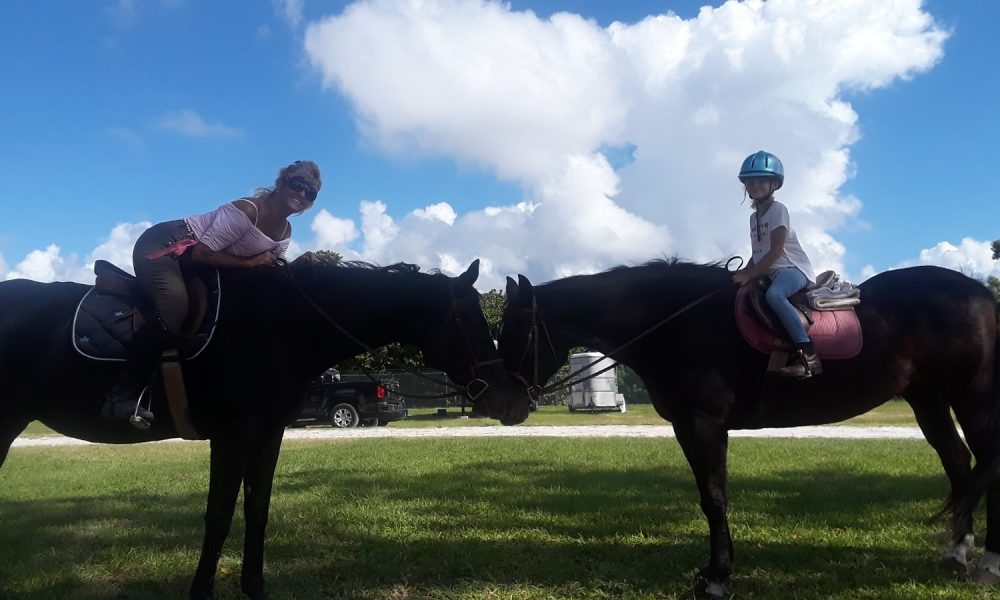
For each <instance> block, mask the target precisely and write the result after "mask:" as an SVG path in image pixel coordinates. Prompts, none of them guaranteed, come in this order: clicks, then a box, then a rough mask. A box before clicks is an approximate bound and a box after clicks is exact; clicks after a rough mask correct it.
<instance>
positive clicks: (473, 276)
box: [458, 258, 479, 287]
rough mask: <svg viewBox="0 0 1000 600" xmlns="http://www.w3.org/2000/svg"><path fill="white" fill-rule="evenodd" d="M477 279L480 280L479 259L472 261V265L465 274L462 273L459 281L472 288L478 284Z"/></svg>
mask: <svg viewBox="0 0 1000 600" xmlns="http://www.w3.org/2000/svg"><path fill="white" fill-rule="evenodd" d="M477 279H479V259H478V258H477V259H476V260H474V261H472V264H471V265H469V268H468V269H466V270H465V273H462V274H461V275H459V276H458V280H459V281H461V282H462V283H463V284H464V285H468V286H470V287H471V286H472V284H474V283H476V280H477Z"/></svg>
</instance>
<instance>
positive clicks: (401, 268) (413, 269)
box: [324, 260, 440, 275]
mask: <svg viewBox="0 0 1000 600" xmlns="http://www.w3.org/2000/svg"><path fill="white" fill-rule="evenodd" d="M324 266H330V267H336V268H341V269H367V270H369V271H383V272H386V273H420V272H424V273H427V274H429V275H437V274H439V273H440V271H438V270H437V269H431V270H430V271H421V270H420V265H415V264H413V263H407V262H398V263H393V264H391V265H387V266H384V267H383V266H381V265H377V264H375V263H370V262H367V261H363V260H344V261H340V262H338V263H334V264H331V265H324Z"/></svg>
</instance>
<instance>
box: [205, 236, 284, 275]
mask: <svg viewBox="0 0 1000 600" xmlns="http://www.w3.org/2000/svg"><path fill="white" fill-rule="evenodd" d="M276 258H277V257H276V256H275V255H274V252H270V251H268V252H261V253H260V254H256V255H254V256H236V255H233V254H229V253H228V252H221V251H220V252H216V251H215V250H212V249H211V248H209V247H208V246H206V245H205V244H202V243H201V242H199V243H198V244H197V245H195V247H194V248H192V250H191V260H193V261H194V262H196V263H198V264H202V265H208V266H210V267H223V268H230V267H235V268H243V269H248V268H252V267H261V266H264V265H269V264H271V263H273V262H274V260H275V259H276Z"/></svg>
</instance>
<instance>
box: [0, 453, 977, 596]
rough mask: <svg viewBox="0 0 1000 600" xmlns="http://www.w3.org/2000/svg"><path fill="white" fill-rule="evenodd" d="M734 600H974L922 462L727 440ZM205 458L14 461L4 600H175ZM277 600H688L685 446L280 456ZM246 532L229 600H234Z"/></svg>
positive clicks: (700, 545)
mask: <svg viewBox="0 0 1000 600" xmlns="http://www.w3.org/2000/svg"><path fill="white" fill-rule="evenodd" d="M730 457H731V462H730V475H731V493H730V518H731V524H732V529H733V535H734V539H735V545H736V565H737V571H736V575H735V577H734V580H733V584H732V586H731V587H730V591H731V592H732V593H734V594H736V597H738V598H752V599H782V600H784V599H787V598H801V599H811V598H816V599H820V598H835V599H844V600H847V599H852V600H853V599H856V598H889V599H899V600H902V599H917V600H921V599H931V598H948V599H959V600H961V599H972V598H982V597H983V594H984V590H983V589H981V588H976V587H973V586H971V585H970V584H968V583H965V581H964V580H962V579H959V578H956V577H954V576H952V575H949V574H946V573H943V572H939V571H938V570H937V569H936V568H935V562H936V560H937V558H938V556H939V551H940V548H939V541H938V538H939V536H938V533H939V532H940V530H941V527H942V526H941V525H940V524H935V525H927V524H926V523H925V520H926V518H927V517H928V516H930V515H931V514H932V513H933V512H934V510H935V509H937V508H938V507H939V505H940V503H941V501H942V499H943V497H944V495H945V493H946V491H947V489H946V488H947V486H946V480H945V478H944V475H943V474H942V472H941V467H940V465H939V464H938V462H937V459H936V457H935V456H934V454H933V452H932V451H931V450H930V448H929V447H928V446H927V444H926V443H924V442H918V441H884V440H851V441H844V440H759V439H734V440H732V442H731V450H730ZM207 463H208V451H207V444H205V443H190V444H152V445H141V446H132V447H124V446H86V447H73V448H66V447H63V448H15V449H13V450H12V451H11V454H10V456H9V458H8V461H7V464H6V465H5V466H4V467H3V469H2V470H0V523H2V524H3V526H2V527H0V597H2V598H22V599H28V600H41V599H45V600H50V599H63V598H66V599H69V598H73V599H97V598H129V599H132V598H136V599H147V598H181V597H184V593H185V590H186V589H187V585H188V583H189V578H190V576H191V575H192V573H193V569H194V566H195V562H196V560H197V552H198V549H199V547H200V543H201V532H202V529H201V528H202V511H203V507H204V501H205V494H206V488H207ZM275 487H276V494H275V498H274V501H273V503H272V510H271V523H270V528H269V541H268V555H267V574H268V578H269V586H270V590H271V597H272V598H273V599H275V600H279V599H307V598H308V599H312V598H317V599H318V598H358V599H373V600H374V599H382V598H395V599H418V598H419V599H425V598H426V599H436V600H460V599H462V600H464V599H473V600H487V599H489V600H494V599H505V600H524V599H539V600H541V599H545V600H562V599H566V600H568V599H578V598H585V599H608V598H622V599H635V600H638V599H681V598H687V597H690V596H689V594H688V588H689V584H690V582H691V579H692V577H693V576H694V574H695V572H696V571H697V569H698V568H699V567H701V566H702V565H703V564H704V562H706V561H707V553H708V543H707V538H706V531H707V527H706V524H705V521H704V518H703V516H702V515H701V511H700V510H699V508H698V500H697V495H696V492H695V488H694V484H693V481H692V477H691V475H690V472H689V470H688V467H687V464H686V462H685V461H684V458H683V456H682V454H681V452H680V450H679V448H678V446H677V444H676V442H675V441H673V440H654V439H631V438H626V439H613V440H611V439H559V440H556V439H524V438H516V439H514V438H484V439H468V438H463V439H427V440H412V439H405V440H404V439H398V440H394V439H381V440H370V439H369V440H343V441H332V442H331V441H328V442H305V441H296V442H289V443H286V445H285V449H284V451H283V453H282V458H281V461H280V462H279V465H278V474H277V479H276V484H275ZM242 532H243V528H242V520H241V518H240V517H239V516H238V517H237V519H236V522H235V523H234V527H233V535H232V537H231V538H230V543H229V544H228V545H227V547H226V551H225V552H224V554H223V557H222V568H221V571H220V576H219V581H218V584H217V593H218V597H219V598H220V599H232V598H239V597H240V595H239V590H238V586H239V551H240V547H241V541H242V540H241V538H242Z"/></svg>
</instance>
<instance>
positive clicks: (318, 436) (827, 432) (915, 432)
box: [13, 425, 924, 448]
mask: <svg viewBox="0 0 1000 600" xmlns="http://www.w3.org/2000/svg"><path fill="white" fill-rule="evenodd" d="M729 435H730V437H734V438H735V437H751V438H831V439H902V440H920V439H923V437H924V436H923V434H921V433H920V429H918V428H916V427H853V426H846V425H823V426H814V427H789V428H786V429H748V430H738V431H731V432H730V433H729ZM438 437H640V438H670V437H674V429H673V427H671V426H669V425H538V426H531V427H503V426H500V425H496V426H474V427H427V428H418V429H403V428H398V429H397V428H393V427H365V428H358V429H333V428H329V427H322V428H321V427H313V428H307V429H289V430H287V431H286V432H285V439H286V440H356V439H368V438H438ZM183 441H184V440H180V439H173V440H164V441H163V442H156V443H177V442H183ZM89 443H90V442H85V441H82V440H76V439H73V438H67V437H61V436H52V437H40V438H17V439H16V440H14V444H13V447H14V448H25V447H33V446H78V445H85V444H89Z"/></svg>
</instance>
